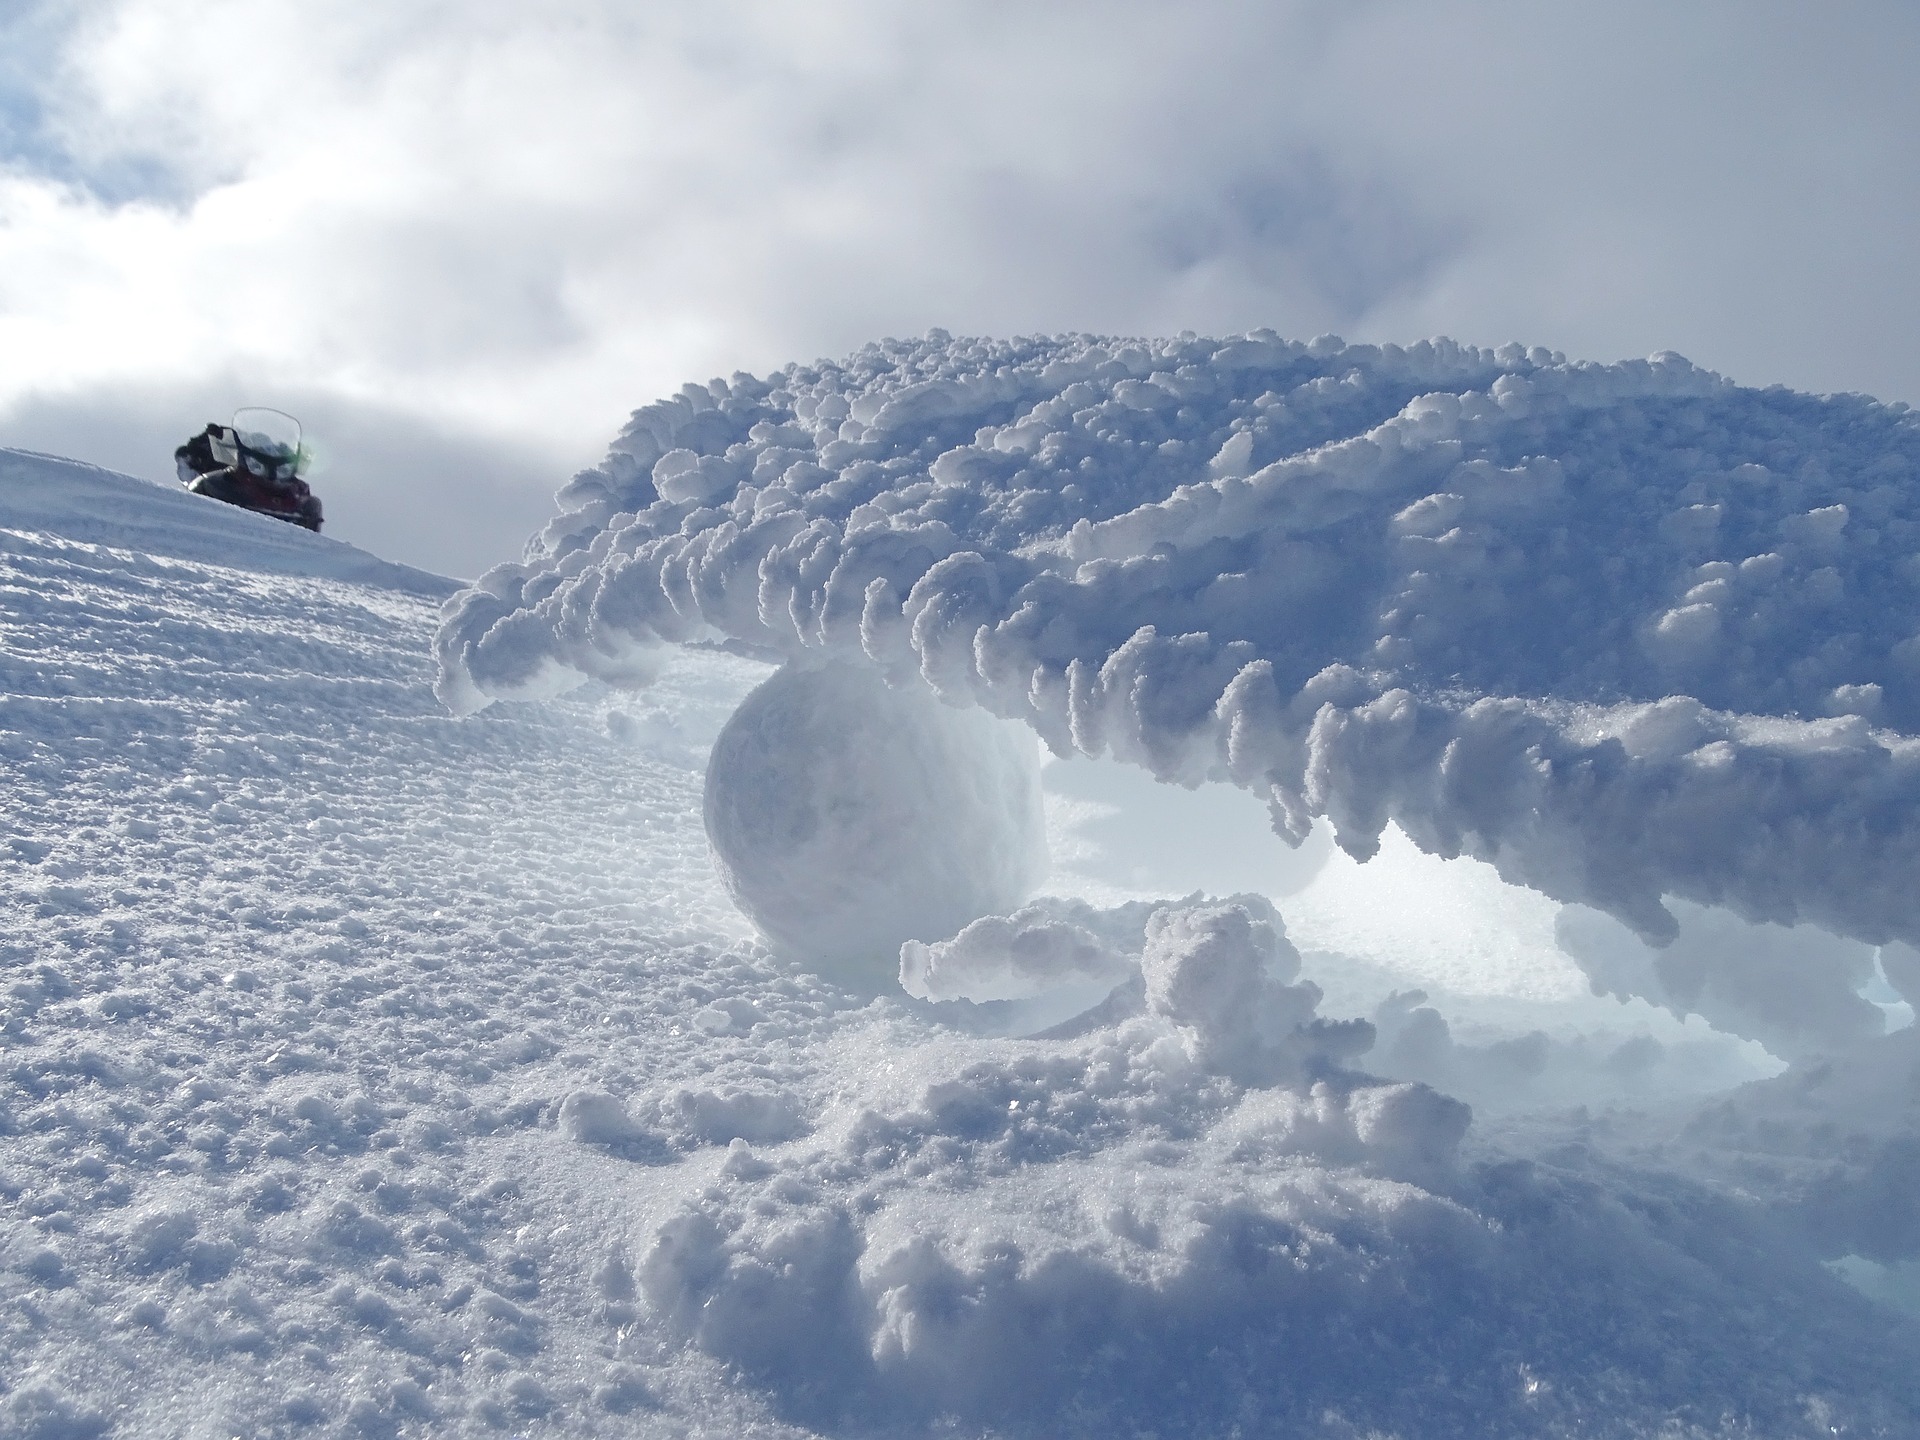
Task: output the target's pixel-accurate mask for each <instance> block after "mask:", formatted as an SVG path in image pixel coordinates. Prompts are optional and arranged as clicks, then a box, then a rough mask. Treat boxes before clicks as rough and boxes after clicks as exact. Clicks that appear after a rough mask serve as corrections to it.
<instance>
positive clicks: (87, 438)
mask: <svg viewBox="0 0 1920 1440" xmlns="http://www.w3.org/2000/svg"><path fill="white" fill-rule="evenodd" d="M1916 62H1920V7H1914V6H1912V5H1909V4H1903V3H1878V4H1876V3H1859V4H1852V5H1848V6H1844V7H1813V6H1805V5H1800V4H1784V3H1766V0H1742V3H1698V4H1690V5H1687V6H1684V7H1682V6H1673V5H1670V4H1664V3H1647V4H1642V3H1610V4H1608V5H1606V6H1604V7H1602V6H1588V7H1571V6H1539V5H1526V4H1493V3H1488V4H1474V3H1431V0H1413V3H1391V0H1341V3H1337V4H1329V3H1282V0H1261V3H1231V0H1216V3H1205V0H1190V3H1184V4H1179V5H1174V4H1166V3H1146V0H1098V3H1080V0H1057V3H1033V0H1027V3H1020V4H1015V3H1002V0H969V3H950V0H918V3H915V4H914V5H911V6H902V5H899V4H897V3H888V0H818V3H812V4H808V5H804V6H803V5H798V4H793V3H775V0H765V3H727V0H700V3H674V0H652V3H648V4H645V5H641V4H634V3H613V0H545V3H542V4H541V5H538V6H533V5H527V4H524V3H519V0H389V3H386V4H383V5H380V6H363V5H353V6H341V5H328V4H323V3H318V0H9V3H7V4H6V5H4V6H0V445H11V446H18V447H24V448H30V449H37V450H45V451H51V452H54V453H58V454H63V455H70V456H74V457H76V458H79V459H84V460H88V461H92V462H95V463H98V464H103V465H107V466H111V467H113V468H116V469H120V470H124V471H127V472H130V473H133V474H139V475H145V476H149V477H153V478H162V477H165V476H167V475H169V474H170V473H171V466H172V461H171V451H172V448H173V446H174V445H176V444H178V443H179V442H180V441H182V440H184V439H185V438H186V437H187V435H188V434H190V433H192V432H193V431H196V430H198V429H199V428H200V427H201V426H202V425H203V424H205V423H206V422H207V421H208V420H213V419H225V418H226V417H227V416H228V415H229V414H230V413H231V411H232V410H233V409H234V408H235V407H236V406H239V405H245V404H267V405H276V406H278V407H280V408H282V409H286V410H290V411H292V412H293V413H295V414H297V415H299V416H300V417H301V418H302V420H303V421H305V422H306V425H307V428H308V431H309V434H310V437H311V439H312V441H313V444H314V446H315V449H316V452H317V457H318V458H317V460H316V466H315V470H314V473H313V476H312V478H313V482H314V485H315V488H316V489H317V490H318V491H319V492H320V493H321V495H322V496H323V498H324V499H325V501H326V504H327V507H328V515H329V525H328V530H329V533H332V534H337V535H339V536H340V537H341V538H343V539H348V540H352V541H355V542H356V543H359V544H362V545H365V546H367V547H368V548H371V549H373V550H375V551H376V552H378V553H380V554H382V555H385V556H387V557H389V558H392V559H397V560H403V561H408V562H410V563H414V564H418V565H423V566H426V567H428V568H432V569H436V570H439V571H441V572H443V573H447V574H454V575H462V576H467V575H472V574H475V573H478V571H480V570H482V569H484V568H486V567H487V566H488V565H491V564H493V563H495V562H497V561H500V560H507V559H513V558H517V556H518V554H519V550H520V546H521V543H522V542H523V540H524V539H525V537H526V536H527V535H528V534H529V533H531V532H532V531H533V530H534V529H536V528H537V527H538V525H539V523H540V522H541V520H542V519H543V517H544V516H545V515H546V514H547V513H548V512H549V510H550V508H551V506H550V500H549V497H550V495H551V492H552V491H553V490H554V489H555V488H557V486H558V485H559V484H560V483H561V482H563V481H564V480H565V479H566V477H567V476H568V475H569V474H570V473H571V472H572V471H573V470H575V469H577V468H579V467H580V466H583V465H586V464H590V463H592V462H593V461H595V460H596V459H598V458H599V456H600V454H601V453H602V451H603V449H604V447H605V444H606V442H607V441H608V440H609V439H610V438H611V437H612V435H613V434H614V432H615V431H616V430H617V429H618V428H619V425H620V424H621V422H622V421H623V420H624V418H625V416H626V414H627V412H628V411H630V410H631V409H633V408H635V407H636V406H639V405H643V404H645V403H647V402H649V401H650V400H653V399H655V398H657V397H659V396H661V395H664V394H669V393H671V392H672V391H674V390H675V389H677V388H678V387H679V386H680V385H681V384H683V383H685V382H686V381H688V380H705V379H707V378H709V377H711V376H716V375H729V374H731V373H732V372H734V371H736V370H748V371H752V372H755V373H765V372H766V371H768V370H771V369H774V368H777V367H778V366H780V365H783V364H785V363H788V362H789V361H795V360H798V361H810V360H813V359H815V358H819V357H833V356H839V355H842V354H845V353H847V352H849V351H851V350H853V349H855V348H857V347H858V346H860V345H861V344H863V343H865V342H867V341H868V340H872V339H876V338H880V337H883V336H889V335H912V334H919V333H922V332H924V331H926V330H928V329H930V328H933V327H941V328H944V329H947V330H950V331H952V332H954V333H956V334H964V333H990V334H1030V333H1036V332H1057V331H1064V330H1081V331H1092V332H1096V333H1107V334H1171V333H1176V332H1179V331H1182V330H1195V331H1199V332H1201V333H1203V334H1213V333H1217V334H1227V333H1234V332H1239V331H1245V330H1248V329H1253V328H1258V327H1262V326H1267V327H1271V328H1273V329H1275V330H1278V331H1280V332H1281V333H1282V334H1286V335H1289V336H1296V337H1300V338H1309V337H1311V336H1313V335H1316V334H1321V333H1326V332H1333V333H1338V334H1340V335H1343V336H1345V337H1346V338H1347V339H1348V340H1366V341H1385V340H1398V341H1410V340H1414V339H1418V338H1421V337H1423V336H1427V335H1434V334H1449V335H1452V336H1454V337H1456V338H1458V339H1460V340H1463V341H1468V342H1473V343H1482V344H1500V343H1504V342H1506V341H1509V340H1519V341H1522V342H1524V343H1527V344H1529V345H1533V344H1540V345H1547V346H1550V347H1552V348H1554V349H1558V350H1563V351H1565V352H1567V353H1568V354H1569V355H1570V356H1572V357H1574V358H1582V359H1593V360H1601V361H1612V360H1617V359H1621V358H1625V357H1628V356H1634V355H1645V354H1648V353H1651V352H1654V351H1658V350H1664V349H1673V350H1678V351H1680V352H1682V353H1683V354H1685V355H1687V356H1689V357H1690V358H1691V359H1693V360H1694V361H1696V362H1697V363H1699V364H1702V365H1706V366H1709V367H1712V368H1714V369H1716V370H1720V371H1722V372H1723V373H1726V374H1728V375H1731V376H1732V377H1733V378H1735V379H1737V380H1740V381H1742V382H1745V383H1752V384H1776V383H1777V384H1785V385H1790V386H1794V387H1796V388H1800V389H1807V390H1815V391H1840V390H1857V391H1865V392H1868V393H1871V394H1875V395H1878V396H1881V397H1882V398H1885V399H1889V400H1905V401H1910V402H1916V403H1920V347H1917V346H1915V345H1914V344H1913V340H1912V337H1913V336H1914V335H1915V334H1916V333H1920V275H1916V272H1915V269H1914V267H1913V265H1912V245H1913V237H1914V235H1915V233H1916V228H1917V227H1916V222H1917V221H1920V166H1915V165H1914V164H1913V163H1912V154H1913V150H1914V145H1915V143H1916V139H1917V138H1920V86H1915V85H1913V84H1912V82H1911V77H1912V75H1913V73H1914V70H1915V65H1916Z"/></svg>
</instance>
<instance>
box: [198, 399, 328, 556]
mask: <svg viewBox="0 0 1920 1440" xmlns="http://www.w3.org/2000/svg"><path fill="white" fill-rule="evenodd" d="M306 458H307V455H306V452H305V451H304V450H302V449H301V448H300V422H299V421H298V420H296V419H294V418H293V416H291V415H287V414H283V413H282V412H281V411H278V410H266V409H260V408H257V407H253V408H248V409H245V410H236V411H234V412H233V424H231V425H221V424H219V423H218V422H215V423H213V424H210V425H208V426H207V428H206V429H205V430H202V431H201V432H200V433H199V434H198V435H196V436H194V437H193V438H192V439H191V440H189V441H187V443H186V444H184V445H182V446H181V447H180V448H179V449H178V450H175V451H174V452H173V464H174V469H175V470H176V471H177V472H178V474H179V476H180V482H181V484H183V485H185V486H186V487H187V489H189V490H191V491H193V493H194V494H196V495H207V496H211V497H212V498H213V499H215V500H224V501H226V502H227V504H229V505H238V506H239V507H240V508H241V509H243V510H252V511H255V512H256V513H258V514H261V515H271V516H273V517H274V519H276V520H289V521H292V522H293V523H294V524H295V525H303V526H305V527H306V528H307V529H309V530H312V531H315V532H318V531H319V529H320V500H319V497H318V496H316V495H315V494H314V493H313V491H311V490H309V489H308V488H307V482H306V481H304V480H302V479H301V478H300V467H301V466H302V465H303V464H304V463H305V462H306Z"/></svg>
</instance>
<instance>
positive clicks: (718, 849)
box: [705, 665, 1046, 988]
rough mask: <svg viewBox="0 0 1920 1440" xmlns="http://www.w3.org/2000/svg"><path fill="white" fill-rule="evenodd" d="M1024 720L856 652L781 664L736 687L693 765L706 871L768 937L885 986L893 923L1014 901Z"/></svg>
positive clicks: (1033, 800)
mask: <svg viewBox="0 0 1920 1440" xmlns="http://www.w3.org/2000/svg"><path fill="white" fill-rule="evenodd" d="M1035 751H1036V747H1035V745H1034V743H1033V738H1032V736H1031V735H1029V734H1027V733H1026V732H1025V731H1022V730H1019V729H1018V728H1017V727H1014V726H1009V725H1007V724H1005V723H1004V722H1002V721H998V720H995V719H994V718H993V717H992V716H990V715H987V714H985V713H983V712H981V711H979V710H977V709H975V710H956V709H954V708H953V707H951V706H948V705H942V704H940V703H939V702H938V701H936V700H934V699H933V698H932V697H931V696H929V695H927V694H926V693H925V692H924V691H918V690H889V689H888V688H887V686H886V684H885V683H884V682H883V681H882V680H881V679H880V677H879V676H878V675H877V674H875V673H874V671H873V670H872V669H871V668H867V667H859V668H856V667H853V666H849V665H828V666H823V667H800V666H787V667H785V668H784V669H781V670H778V671H776V672H774V674H773V675H772V677H771V678H769V679H768V680H767V681H765V683H763V684H762V685H761V686H760V687H759V688H758V689H756V690H755V691H754V692H753V693H752V694H751V695H749V696H748V697H747V698H746V699H745V700H744V701H743V702H742V703H741V706H740V709H739V710H738V711H736V712H735V714H734V716H733V718H732V719H731V720H729V721H728V722H727V725H726V728H725V729H723V730H722V731H721V732H720V736H719V739H718V740H716V741H715V742H714V747H713V752H712V755H711V757H710V759H709V761H708V764H707V782H706V797H705V811H706V824H707V836H708V838H709V839H710V840H711V841H712V843H713V848H714V854H715V857H716V859H717V860H718V862H719V868H720V873H721V876H722V878H723V879H724V880H725V882H726V885H727V888H728V890H729V891H730V892H731V893H732V895H733V897H734V900H735V902H736V903H737V904H738V905H739V906H740V909H741V911H742V912H743V913H744V914H745V915H746V916H747V917H748V918H749V919H751V920H752V921H753V922H754V924H755V925H756V926H757V927H758V928H759V929H760V931H761V933H762V934H764V935H766V936H767V937H768V938H769V939H771V940H772V941H773V942H774V944H775V945H776V946H777V947H779V948H780V949H782V950H784V951H786V952H788V953H790V954H793V955H796V956H799V957H803V958H805V959H807V960H809V961H812V962H813V963H814V966H815V968H816V969H817V970H819V971H820V973H822V974H828V975H832V976H834V977H835V978H837V979H841V980H843V981H846V982H848V983H851V984H854V985H856V986H859V987H862V988H880V987H884V986H890V985H891V983H892V981H893V978H894V974H895V972H896V970H897V968H898V957H899V952H900V945H901V942H902V941H906V940H930V939H939V938H941V937H943V936H947V935H951V934H952V933H953V932H954V931H955V930H958V929H959V928H960V927H961V926H963V925H965V924H967V923H968V922H969V921H971V920H973V919H975V918H976V917H978V916H980V915H982V914H986V913H988V912H991V911H995V910H1002V909H1006V908H1008V907H1010V906H1013V905H1017V904H1018V903H1019V902H1020V901H1021V900H1024V899H1025V898H1026V897H1027V895H1028V894H1029V893H1030V892H1031V891H1032V890H1033V888H1034V886H1035V885H1036V884H1038V883H1039V881H1040V879H1041V878H1042V877H1043V876H1044V874H1045V872H1046V834H1045V822H1044V819H1043V816H1042V814H1041V809H1040V784H1039V769H1040V767H1039V761H1038V757H1037V755H1036V753H1035Z"/></svg>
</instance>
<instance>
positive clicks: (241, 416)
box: [233, 407, 300, 460]
mask: <svg viewBox="0 0 1920 1440" xmlns="http://www.w3.org/2000/svg"><path fill="white" fill-rule="evenodd" d="M233 429H234V433H235V435H236V436H237V437H238V438H239V441H240V444H241V445H242V446H244V447H245V448H246V449H248V450H251V451H253V452H254V454H256V455H259V456H262V457H263V458H265V459H268V460H297V459H298V458H299V456H300V422H299V421H298V420H296V419H294V418H293V416H291V415H288V414H287V413H285V412H284V411H281V410H265V409H260V408H258V407H254V408H249V409H246V410H236V411H234V412H233Z"/></svg>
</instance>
